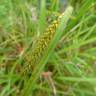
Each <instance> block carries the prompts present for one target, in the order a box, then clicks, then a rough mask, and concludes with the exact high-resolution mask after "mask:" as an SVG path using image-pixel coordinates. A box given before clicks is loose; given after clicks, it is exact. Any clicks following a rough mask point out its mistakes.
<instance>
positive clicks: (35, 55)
mask: <svg viewBox="0 0 96 96" xmlns="http://www.w3.org/2000/svg"><path fill="white" fill-rule="evenodd" d="M63 15H64V13H62V14H61V15H60V16H59V17H58V19H57V20H55V21H53V23H52V24H51V25H49V27H48V28H47V29H46V32H45V33H43V34H42V36H41V37H40V38H39V39H38V41H37V42H36V45H35V46H34V49H33V50H32V54H31V61H30V62H27V65H25V67H24V73H25V74H26V73H31V72H32V66H33V65H36V64H38V62H39V61H40V59H41V58H42V56H43V54H44V52H45V50H46V48H47V47H48V45H49V43H50V41H51V40H52V38H53V36H54V34H55V31H56V28H57V26H58V24H59V22H60V20H61V19H62V16H63Z"/></svg>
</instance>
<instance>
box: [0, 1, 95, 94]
mask: <svg viewBox="0 0 96 96" xmlns="http://www.w3.org/2000/svg"><path fill="white" fill-rule="evenodd" d="M63 3H64V4H63ZM69 5H71V6H72V7H73V14H72V16H71V19H70V20H69V22H68V24H67V25H66V28H65V29H64V31H63V35H62V37H61V38H60V40H59V42H57V41H56V42H54V43H56V47H55V48H54V51H52V50H46V52H45V53H46V54H45V56H47V55H48V54H47V53H49V54H52V55H51V56H50V57H49V59H47V58H45V59H44V61H46V65H45V66H44V67H43V68H40V70H39V69H38V70H39V71H40V73H39V74H38V71H36V72H37V73H34V75H33V76H35V77H37V80H36V82H34V84H33V85H34V86H33V85H32V86H30V85H29V84H27V81H28V80H27V78H25V79H24V82H25V85H23V84H21V81H22V80H23V77H22V76H21V73H22V70H23V65H24V64H26V63H28V62H26V58H28V59H29V60H30V61H31V55H32V54H31V53H32V46H33V45H34V43H36V40H38V38H39V36H42V34H43V32H44V31H45V29H46V28H47V26H48V25H50V22H52V21H53V20H54V19H55V18H57V17H58V15H59V14H61V13H62V12H63V11H64V10H66V6H69ZM95 6H96V0H0V96H25V95H24V93H26V92H25V89H26V88H27V90H31V92H28V93H26V96H52V94H54V96H55V93H54V91H53V88H52V84H50V80H49V79H48V78H45V77H43V76H42V72H46V71H48V72H49V71H50V72H51V73H52V75H51V77H50V78H51V79H52V82H51V83H53V84H54V88H55V90H56V96H95V95H96V11H95V10H96V7H95ZM54 38H57V37H54ZM40 64H41V66H42V65H43V63H42V62H41V63H40ZM36 66H37V67H38V65H36ZM39 67H40V65H39ZM44 78H45V79H44ZM32 81H34V77H32V80H31V82H32ZM28 82H29V81H28ZM29 86H30V87H29ZM32 87H34V88H32Z"/></svg>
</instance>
